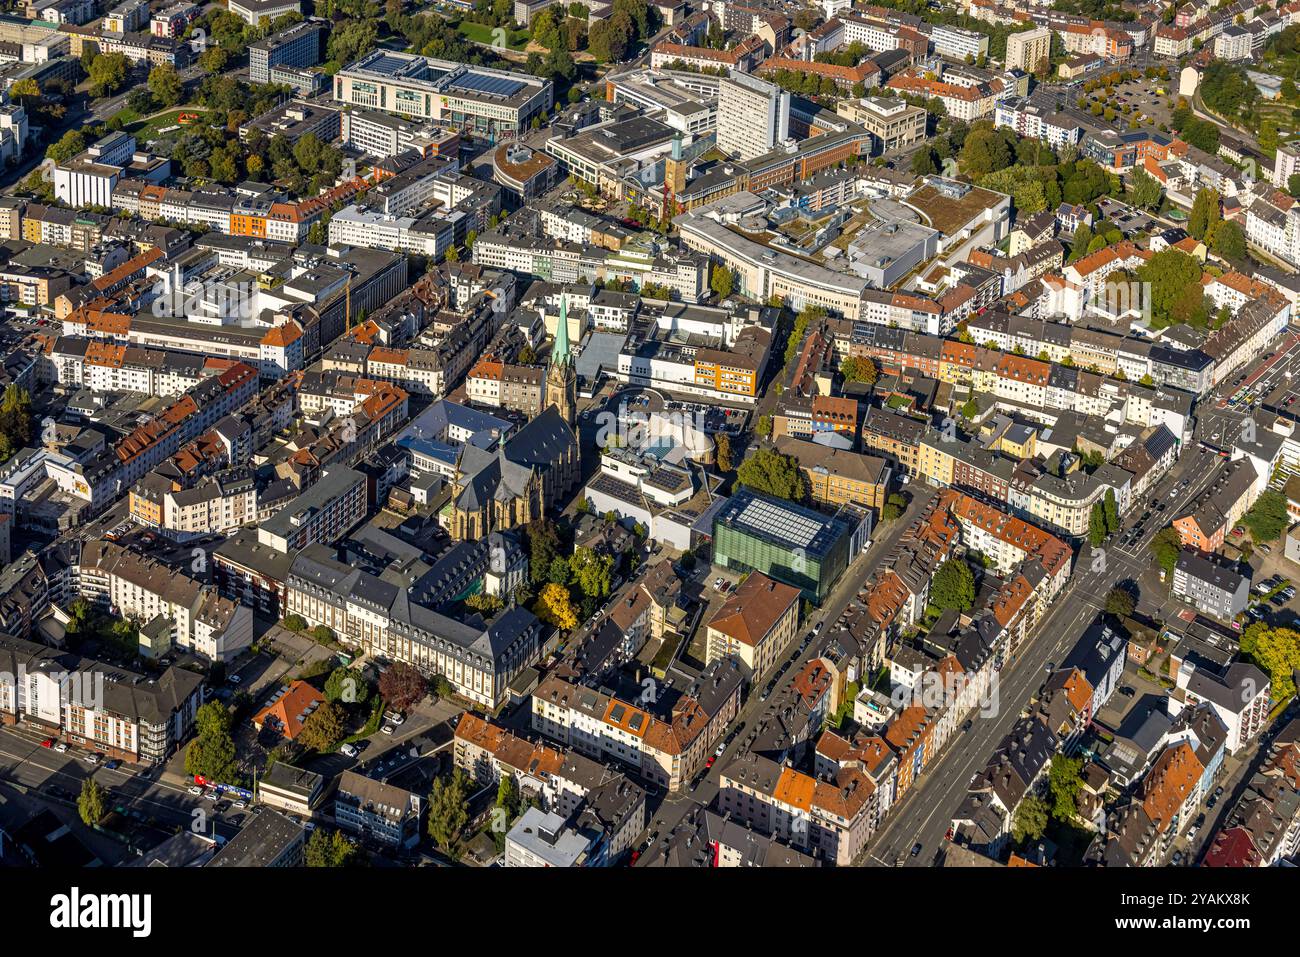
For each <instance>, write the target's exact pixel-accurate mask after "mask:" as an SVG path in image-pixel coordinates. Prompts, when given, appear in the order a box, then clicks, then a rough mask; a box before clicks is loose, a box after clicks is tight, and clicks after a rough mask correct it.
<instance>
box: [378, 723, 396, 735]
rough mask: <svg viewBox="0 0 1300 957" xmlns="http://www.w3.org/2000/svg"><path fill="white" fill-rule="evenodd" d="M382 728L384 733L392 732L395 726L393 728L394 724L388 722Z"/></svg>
mask: <svg viewBox="0 0 1300 957" xmlns="http://www.w3.org/2000/svg"><path fill="white" fill-rule="evenodd" d="M380 730H382V731H383V732H384V734H392V733H393V730H394V728H393V726H392V725H391V724H386V725H384V726H383V728H381V729H380Z"/></svg>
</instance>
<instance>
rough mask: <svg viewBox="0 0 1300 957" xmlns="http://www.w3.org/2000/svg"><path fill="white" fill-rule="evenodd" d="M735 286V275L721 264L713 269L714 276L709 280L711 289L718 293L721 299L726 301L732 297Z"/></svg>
mask: <svg viewBox="0 0 1300 957" xmlns="http://www.w3.org/2000/svg"><path fill="white" fill-rule="evenodd" d="M734 285H735V275H734V274H733V273H732V272H731V270H730V269H728V268H727V267H726V266H724V265H722V264H721V263H718V264H716V265H715V266H714V267H713V275H712V277H710V279H709V288H710V289H712V290H713V291H714V292H715V293H717V295H718V298H719V299H726V298H727V297H728V296H730V295H731V290H732V287H733V286H734Z"/></svg>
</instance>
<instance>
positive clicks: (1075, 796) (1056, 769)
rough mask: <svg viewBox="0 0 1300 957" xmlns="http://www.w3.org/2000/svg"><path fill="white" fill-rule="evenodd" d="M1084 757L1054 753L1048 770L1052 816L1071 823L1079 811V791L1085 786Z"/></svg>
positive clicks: (1065, 822) (1063, 822) (1048, 789)
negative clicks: (1071, 756)
mask: <svg viewBox="0 0 1300 957" xmlns="http://www.w3.org/2000/svg"><path fill="white" fill-rule="evenodd" d="M1082 770H1083V759H1082V758H1067V757H1066V756H1065V755H1063V754H1054V755H1052V766H1051V768H1050V769H1049V770H1048V772H1047V791H1048V794H1049V795H1051V798H1052V817H1053V818H1054V819H1055V820H1057V821H1060V822H1061V823H1062V824H1069V823H1070V822H1071V821H1073V820H1074V817H1075V815H1076V814H1078V813H1079V791H1080V790H1081V789H1082V788H1083V777H1082V775H1081V774H1080V772H1081V771H1082Z"/></svg>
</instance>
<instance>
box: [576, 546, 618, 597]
mask: <svg viewBox="0 0 1300 957" xmlns="http://www.w3.org/2000/svg"><path fill="white" fill-rule="evenodd" d="M569 568H570V570H571V572H572V576H573V577H572V581H573V582H574V583H575V584H576V585H577V586H578V588H579V589H580V590H581V591H582V594H583V597H584V598H593V599H596V600H600V599H602V598H607V597H609V589H610V583H611V580H612V578H613V575H614V557H613V556H612V555H602V554H597V553H596V552H595V551H594V550H592V549H590V548H586V547H582V548H579V549H578V550H577V551H575V552H574V553H573V555H572V556H571V557H570V558H569Z"/></svg>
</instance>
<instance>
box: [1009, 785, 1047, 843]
mask: <svg viewBox="0 0 1300 957" xmlns="http://www.w3.org/2000/svg"><path fill="white" fill-rule="evenodd" d="M1048 814H1049V808H1048V806H1047V802H1046V801H1044V800H1043V799H1042V798H1040V797H1039V796H1038V795H1036V794H1031V795H1029V796H1028V797H1026V798H1025V799H1024V800H1023V801H1021V802H1020V806H1019V807H1017V808H1016V813H1015V817H1013V818H1012V821H1011V837H1012V838H1013V839H1014V840H1015V842H1016V843H1017V844H1023V843H1024V842H1025V841H1036V840H1038V839H1039V838H1040V837H1042V836H1043V832H1044V831H1046V830H1047V820H1048Z"/></svg>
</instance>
